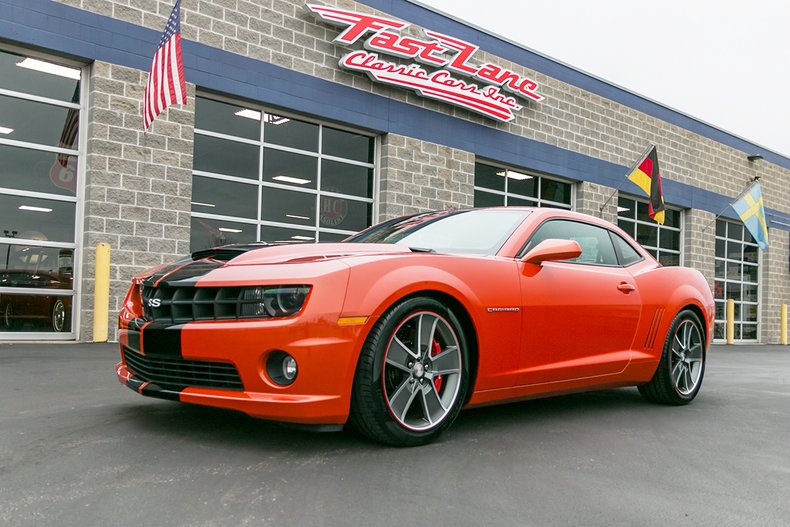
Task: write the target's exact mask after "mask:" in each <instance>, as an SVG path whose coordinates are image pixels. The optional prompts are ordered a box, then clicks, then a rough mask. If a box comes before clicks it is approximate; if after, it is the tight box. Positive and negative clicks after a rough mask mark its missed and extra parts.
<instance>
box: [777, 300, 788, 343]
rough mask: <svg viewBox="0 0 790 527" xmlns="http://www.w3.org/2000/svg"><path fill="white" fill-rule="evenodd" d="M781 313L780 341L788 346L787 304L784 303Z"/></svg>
mask: <svg viewBox="0 0 790 527" xmlns="http://www.w3.org/2000/svg"><path fill="white" fill-rule="evenodd" d="M779 313H780V315H779V316H780V319H779V343H780V344H782V345H784V346H787V304H782V308H781V309H780V310H779Z"/></svg>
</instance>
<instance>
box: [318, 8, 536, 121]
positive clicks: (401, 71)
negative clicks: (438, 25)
mask: <svg viewBox="0 0 790 527" xmlns="http://www.w3.org/2000/svg"><path fill="white" fill-rule="evenodd" d="M307 8H308V9H310V10H311V11H312V12H313V13H315V14H316V15H318V16H319V17H320V18H321V19H323V20H325V21H327V22H329V23H330V24H333V25H336V26H339V27H341V28H344V29H343V31H342V32H341V33H340V34H339V35H338V36H337V38H335V40H334V41H335V42H339V43H342V44H346V45H351V44H353V43H355V42H357V41H358V40H360V39H361V38H363V37H365V36H366V35H367V34H368V33H373V34H372V35H371V36H369V37H368V38H367V39H366V40H365V41H364V47H365V49H366V50H367V51H353V52H351V53H349V54H347V55H345V56H343V57H341V59H340V66H341V67H343V68H346V69H350V70H354V71H360V72H364V73H366V74H367V75H368V76H369V77H370V78H371V79H373V80H374V81H376V82H382V83H385V84H390V85H393V86H399V87H402V88H406V89H411V90H414V91H416V92H417V93H419V94H420V95H422V96H423V97H430V98H432V99H438V100H440V101H444V102H447V103H450V104H454V105H456V106H461V107H463V108H466V109H468V110H472V111H474V112H478V113H481V114H483V115H486V116H488V117H491V118H493V119H496V120H498V121H504V122H507V121H511V120H513V119H515V114H514V113H513V112H514V111H518V110H520V109H521V106H520V105H519V104H518V102H517V101H516V99H515V98H514V97H512V96H510V95H508V94H505V93H503V92H502V91H500V88H501V89H502V90H505V91H507V92H509V93H512V94H513V95H516V96H518V97H520V98H522V99H527V100H531V101H540V100H542V99H543V96H542V95H540V94H539V93H538V83H537V82H535V81H534V80H532V79H530V78H528V77H524V76H521V75H519V74H518V73H516V72H514V71H512V70H509V69H507V68H503V67H500V66H497V65H496V64H491V63H485V64H483V65H482V66H475V65H474V64H473V62H472V57H473V56H474V54H475V53H476V52H477V51H478V49H480V48H479V47H478V46H475V45H473V44H470V43H469V42H465V41H463V40H460V39H457V38H454V37H450V36H447V35H443V34H441V33H437V32H435V31H427V30H426V31H425V34H426V35H427V36H428V39H427V40H422V39H418V38H413V37H404V36H402V35H400V34H399V33H396V32H395V30H402V29H404V28H406V27H408V26H409V24H408V23H405V22H400V21H398V20H392V19H389V18H383V17H377V16H371V15H362V14H359V13H355V12H353V11H346V10H344V9H338V8H331V7H324V6H317V5H311V4H307ZM379 53H384V54H386V55H392V56H395V57H400V58H404V59H414V60H415V61H416V62H412V63H410V64H397V63H395V62H390V61H388V60H385V59H382V58H380V56H379ZM418 63H419V64H418ZM420 64H424V65H426V66H429V67H431V68H438V69H437V70H435V71H428V70H426V69H424V68H423V67H422V66H420ZM454 74H460V75H463V76H465V77H469V79H459V78H458V77H456V76H455V75H454ZM478 81H482V82H483V83H485V84H484V85H483V86H481V85H480V84H478Z"/></svg>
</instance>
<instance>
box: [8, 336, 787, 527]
mask: <svg viewBox="0 0 790 527" xmlns="http://www.w3.org/2000/svg"><path fill="white" fill-rule="evenodd" d="M708 359H709V360H708V369H707V372H706V375H705V379H704V382H703V386H702V391H701V392H700V395H699V396H698V397H697V399H696V400H695V401H694V402H693V403H692V404H691V405H689V406H686V407H677V408H672V407H665V406H659V405H654V404H650V403H647V402H644V401H643V400H642V399H641V397H640V396H639V394H638V392H637V390H636V389H635V388H623V389H617V390H607V391H602V392H594V393H588V394H579V395H570V396H563V397H556V398H551V399H542V400H534V401H527V402H522V403H515V404H509V405H504V406H498V407H491V408H483V409H475V410H468V411H465V412H462V413H461V415H460V417H459V418H458V420H457V421H456V423H455V425H454V426H453V427H452V428H451V429H450V431H449V432H448V433H447V434H445V435H444V436H443V437H442V438H441V440H440V441H439V442H437V443H434V444H431V445H428V446H425V447H420V448H411V449H399V448H391V447H384V446H380V445H377V444H374V443H371V442H369V441H367V440H365V439H363V438H361V437H360V436H358V435H356V434H354V433H351V432H341V433H311V432H304V431H300V430H293V429H288V428H283V427H281V426H279V425H276V424H274V423H268V422H265V421H260V420H255V419H252V418H249V417H247V416H245V415H242V414H238V413H234V412H229V411H222V410H215V409H210V408H203V407H198V406H191V405H186V404H181V403H175V402H169V401H162V400H157V399H151V398H144V397H141V396H139V395H137V394H135V393H134V392H132V391H131V390H129V389H128V388H126V387H124V386H122V385H121V384H119V383H118V381H117V380H116V379H115V374H114V371H113V366H114V364H115V363H116V362H117V361H118V352H117V347H116V345H112V344H65V343H64V344H21V343H16V344H0V524H2V525H8V526H17V525H21V526H49V525H52V526H71V525H79V526H94V525H96V526H116V525H117V526H127V525H128V526H141V525H155V526H157V527H164V526H181V525H189V526H192V525H196V526H237V525H238V526H242V525H250V526H261V525H273V526H290V525H294V526H296V525H298V526H335V525H338V526H341V525H342V526H345V525H350V526H357V525H360V526H362V525H364V526H377V525H384V526H398V527H402V526H404V525H414V526H422V525H429V526H432V527H437V526H445V525H453V526H466V525H469V526H477V525H479V526H500V525H501V526H521V525H525V526H526V525H535V526H547V525H559V526H570V525H585V526H586V525H593V526H596V525H600V526H610V525H629V526H631V525H640V526H641V525H694V526H700V525H703V526H704V525H715V526H717V527H720V526H727V525H743V526H773V525H776V526H786V525H788V524H790V347H782V346H714V348H713V349H712V350H711V352H710V353H709V357H708Z"/></svg>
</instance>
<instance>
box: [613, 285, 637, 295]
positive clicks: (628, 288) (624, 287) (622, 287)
mask: <svg viewBox="0 0 790 527" xmlns="http://www.w3.org/2000/svg"><path fill="white" fill-rule="evenodd" d="M617 289H619V290H620V291H622V292H623V293H625V294H628V293H630V292H631V291H634V290H635V289H636V287H634V286H633V285H631V284H629V283H628V282H620V285H618V286H617Z"/></svg>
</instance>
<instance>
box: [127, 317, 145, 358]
mask: <svg viewBox="0 0 790 527" xmlns="http://www.w3.org/2000/svg"><path fill="white" fill-rule="evenodd" d="M144 325H145V320H143V319H141V318H135V319H132V320H130V321H129V324H128V326H127V328H126V339H127V343H126V346H127V347H129V348H131V349H133V350H134V351H136V352H137V353H142V349H141V348H140V344H141V343H142V341H141V339H140V331H141V330H142V328H143V326H144Z"/></svg>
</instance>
